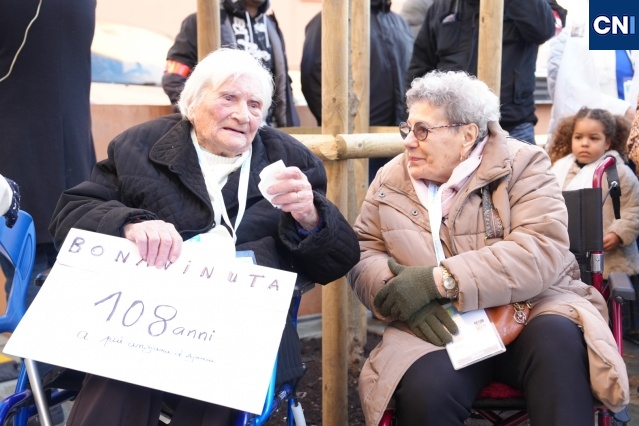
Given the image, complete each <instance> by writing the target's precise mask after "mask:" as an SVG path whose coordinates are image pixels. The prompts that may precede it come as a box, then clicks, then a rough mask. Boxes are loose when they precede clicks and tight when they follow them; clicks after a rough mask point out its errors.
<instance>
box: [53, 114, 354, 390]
mask: <svg viewBox="0 0 639 426" xmlns="http://www.w3.org/2000/svg"><path fill="white" fill-rule="evenodd" d="M190 131H191V124H190V123H189V122H188V121H186V120H183V119H182V117H181V116H180V115H179V114H173V115H168V116H164V117H161V118H158V119H155V120H152V121H149V122H147V123H143V124H140V125H138V126H135V127H133V128H131V129H129V130H127V131H125V132H124V133H122V134H120V135H119V136H117V137H116V138H115V139H114V140H113V141H112V142H111V143H110V144H109V147H108V158H107V159H106V160H103V161H101V162H99V163H98V164H97V165H96V167H95V169H94V171H93V174H92V176H91V180H90V181H87V182H84V183H82V184H80V185H78V186H76V187H75V188H72V189H70V190H68V191H65V192H64V193H63V194H62V197H61V198H60V202H59V203H58V207H57V209H56V212H55V215H54V219H53V221H52V223H51V227H50V231H51V233H52V234H53V236H54V240H55V242H56V245H57V246H58V247H59V246H60V245H61V244H62V242H63V241H64V238H65V237H66V235H67V233H68V232H69V230H70V229H71V228H72V227H75V228H79V229H85V230H88V231H93V232H100V233H103V234H108V235H113V236H122V235H123V231H122V228H123V227H124V225H125V224H127V223H129V222H131V221H134V220H138V219H142V220H155V219H159V220H163V221H166V222H170V223H172V224H173V225H175V228H176V229H177V231H178V232H179V233H180V235H181V236H182V237H183V238H184V239H185V240H186V239H188V238H191V237H192V236H194V235H197V234H200V233H203V232H207V231H208V230H210V229H211V228H212V227H213V226H214V225H215V223H214V219H213V218H214V214H213V206H212V204H211V201H210V198H209V195H208V192H207V189H206V184H205V181H204V177H203V175H202V172H201V169H200V165H199V163H198V158H197V153H196V151H195V147H194V146H193V143H192V141H191V137H190ZM252 149H253V152H252V156H251V167H250V177H249V187H248V196H247V204H246V211H245V212H244V217H243V219H242V222H241V224H240V226H239V228H238V229H237V230H236V235H237V242H236V248H237V250H253V251H254V252H255V257H256V260H257V263H258V264H259V265H262V266H268V267H272V268H279V269H284V270H288V271H293V272H296V273H298V274H302V275H304V276H306V277H307V278H308V279H310V280H311V281H312V282H316V283H320V284H327V283H329V282H331V281H334V280H336V279H338V278H340V277H342V276H344V275H345V274H346V273H347V272H348V271H349V270H350V268H351V267H353V266H354V265H355V264H356V263H357V262H358V261H359V243H358V241H357V237H356V236H355V233H354V231H353V229H352V228H351V226H350V225H349V223H348V222H347V221H346V219H344V217H343V216H342V214H341V213H340V212H339V210H338V209H337V207H335V205H333V204H332V203H331V202H330V201H329V200H328V199H327V198H326V197H325V193H326V183H327V182H326V172H325V170H324V166H323V164H322V162H321V161H320V160H319V159H318V158H317V157H316V156H315V155H314V154H313V153H311V152H310V150H308V149H307V148H306V147H305V146H304V145H302V144H301V143H300V142H298V141H297V140H295V139H294V138H292V137H291V136H288V135H286V134H284V133H282V132H280V131H277V130H275V129H273V128H270V127H263V128H261V129H260V130H259V131H258V133H257V135H256V137H255V139H254V141H253V144H252ZM280 159H281V160H283V162H284V164H285V165H287V166H297V167H299V168H300V170H302V172H304V174H306V176H307V177H308V180H309V182H310V183H311V185H312V187H313V190H314V194H315V198H314V203H315V206H316V207H317V208H318V210H319V212H320V216H321V220H322V221H323V224H324V226H323V227H322V228H321V230H320V231H319V232H317V233H315V234H312V235H309V236H307V237H303V236H301V235H300V234H299V233H298V232H297V228H296V222H295V220H294V219H293V217H292V216H291V215H290V214H289V213H284V212H282V211H281V210H280V209H277V208H275V207H273V206H272V205H271V203H270V202H269V201H268V200H266V199H265V198H264V197H262V194H261V192H260V191H259V188H258V186H257V185H258V183H259V180H260V179H259V174H260V172H261V171H262V169H263V168H264V167H266V166H268V165H269V164H271V163H274V162H276V161H277V160H280ZM238 183H239V170H237V171H235V172H234V173H232V174H231V175H230V176H229V178H228V181H227V183H226V184H225V185H224V187H223V188H222V194H223V197H224V203H225V205H226V208H227V212H228V216H229V218H230V220H231V221H232V222H235V218H236V215H237V209H238V200H237V188H238ZM301 372H302V370H301V361H300V345H299V338H298V336H297V332H296V330H295V329H294V327H293V326H292V324H291V323H290V321H289V322H288V323H287V326H286V329H285V331H284V336H283V338H282V343H281V345H280V353H279V381H284V380H288V379H290V378H292V377H296V376H299V375H300V374H301Z"/></svg>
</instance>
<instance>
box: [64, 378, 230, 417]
mask: <svg viewBox="0 0 639 426" xmlns="http://www.w3.org/2000/svg"><path fill="white" fill-rule="evenodd" d="M164 403H168V404H169V405H171V408H172V409H173V410H172V411H173V415H172V417H171V426H230V425H232V424H233V421H234V418H235V415H236V413H237V412H236V411H235V410H233V409H231V408H228V407H222V406H220V405H215V404H209V403H207V402H203V401H197V400H195V399H191V398H186V397H179V396H177V395H173V394H166V393H164V392H162V391H159V390H154V389H149V388H145V387H142V386H137V385H133V384H130V383H125V382H120V381H118V380H112V379H107V378H104V377H100V376H94V375H87V377H86V378H85V379H84V383H83V385H82V390H81V391H80V394H79V395H78V398H77V399H76V400H75V402H74V403H73V407H72V408H71V413H70V414H69V419H68V421H67V423H66V424H67V425H68V426H115V425H118V426H158V420H159V418H160V411H161V409H162V406H163V404H164Z"/></svg>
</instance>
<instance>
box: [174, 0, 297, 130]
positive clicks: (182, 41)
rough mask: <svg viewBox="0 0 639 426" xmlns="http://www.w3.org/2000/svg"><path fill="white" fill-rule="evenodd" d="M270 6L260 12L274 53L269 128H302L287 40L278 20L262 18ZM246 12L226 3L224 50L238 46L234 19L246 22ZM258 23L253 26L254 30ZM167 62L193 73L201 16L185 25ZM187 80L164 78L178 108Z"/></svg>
mask: <svg viewBox="0 0 639 426" xmlns="http://www.w3.org/2000/svg"><path fill="white" fill-rule="evenodd" d="M268 5H269V2H268V1H266V2H264V3H263V4H262V5H261V6H260V8H259V14H260V15H258V16H264V18H265V21H268V22H267V30H268V36H269V43H270V46H271V47H270V53H271V57H272V62H273V80H274V82H275V93H274V94H273V106H272V107H271V111H270V112H269V116H268V117H266V119H267V122H268V123H269V124H273V125H274V126H275V127H291V126H299V125H300V118H299V115H298V114H297V110H296V109H295V99H294V97H293V90H292V88H291V79H290V77H289V75H288V60H287V59H286V47H285V45H284V36H283V35H282V31H281V30H280V27H279V25H278V23H277V20H276V19H275V15H273V14H268V15H262V14H264V13H265V12H266V10H267V9H268ZM246 16H247V15H246V10H245V8H244V6H243V3H242V2H236V3H233V2H231V1H229V0H226V1H224V2H223V3H222V6H221V8H220V24H221V29H220V35H221V37H220V40H221V43H220V44H221V46H223V47H235V48H240V47H239V46H238V43H237V40H236V37H235V35H234V31H233V27H232V22H231V20H232V19H239V20H240V21H241V22H244V23H245V22H246ZM254 25H255V22H254V21H253V22H251V26H254ZM247 27H248V26H247ZM166 59H167V60H171V61H176V62H179V63H181V64H184V65H186V66H188V67H189V68H190V69H193V67H195V65H196V64H197V62H198V52H197V16H196V14H195V13H193V14H191V15H189V16H187V17H186V19H184V21H183V22H182V28H181V29H180V32H179V34H178V35H177V37H176V38H175V42H174V44H173V46H171V48H170V49H169V52H168V53H167V56H166ZM185 81H186V77H183V76H181V75H179V74H174V73H169V72H165V73H164V74H163V75H162V87H163V88H164V92H165V93H166V94H167V95H168V97H169V99H170V101H171V104H173V105H174V106H175V105H176V104H177V101H178V99H179V98H180V93H182V89H184V83H185Z"/></svg>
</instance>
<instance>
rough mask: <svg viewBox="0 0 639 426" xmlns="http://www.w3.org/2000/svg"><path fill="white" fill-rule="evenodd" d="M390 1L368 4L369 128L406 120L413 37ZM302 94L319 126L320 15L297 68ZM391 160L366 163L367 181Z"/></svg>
mask: <svg viewBox="0 0 639 426" xmlns="http://www.w3.org/2000/svg"><path fill="white" fill-rule="evenodd" d="M390 8H391V1H390V0H371V14H370V17H371V19H370V87H371V95H370V101H369V102H370V105H369V106H370V114H369V125H371V126H396V125H399V123H400V122H402V121H404V120H405V119H406V104H405V102H404V93H405V92H406V82H405V80H404V76H405V75H406V70H407V69H408V64H409V62H410V57H411V52H412V48H413V36H412V34H411V31H410V28H409V27H408V24H407V23H406V21H404V19H403V18H402V17H401V16H399V15H398V14H397V13H395V12H391V10H390ZM300 72H301V83H302V93H303V94H304V98H306V102H307V103H308V107H309V109H310V110H311V112H312V113H313V115H314V116H315V118H316V119H317V124H318V125H321V124H322V15H321V12H320V13H318V14H317V15H315V16H314V17H313V19H311V21H310V22H309V23H308V24H307V25H306V39H305V40H304V48H303V52H302V64H301V66H300ZM389 159H390V158H371V159H369V161H368V165H369V166H368V176H369V178H368V181H369V183H370V182H371V181H372V180H373V178H374V177H375V173H377V170H378V169H379V168H380V167H381V166H383V165H384V164H385V163H386V162H387V161H388V160H389Z"/></svg>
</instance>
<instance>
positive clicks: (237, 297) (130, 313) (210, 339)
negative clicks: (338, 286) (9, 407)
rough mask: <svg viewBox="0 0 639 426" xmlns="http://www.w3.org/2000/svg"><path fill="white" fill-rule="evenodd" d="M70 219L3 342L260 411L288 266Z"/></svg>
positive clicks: (19, 352)
mask: <svg viewBox="0 0 639 426" xmlns="http://www.w3.org/2000/svg"><path fill="white" fill-rule="evenodd" d="M198 247H199V245H198V244H184V245H183V252H182V254H181V255H180V258H179V259H178V261H177V262H176V263H174V264H170V265H168V266H167V267H166V268H164V269H156V268H155V267H147V266H146V263H144V262H143V261H141V260H140V257H139V255H138V250H137V247H136V246H135V244H134V243H132V242H131V241H128V240H126V239H123V238H116V237H111V236H107V235H102V234H96V233H92V232H88V231H81V230H77V229H73V230H71V232H70V233H69V236H68V237H67V239H66V240H65V242H64V245H63V246H62V248H61V250H60V253H59V255H58V258H57V261H56V263H55V265H54V267H53V269H52V270H51V272H50V274H49V276H48V277H47V280H46V282H45V284H44V285H43V287H42V289H41V291H40V292H39V294H38V295H37V297H36V298H35V300H34V301H33V303H32V305H31V307H30V308H29V310H28V311H27V313H26V314H25V316H24V318H23V319H22V321H21V322H20V323H19V324H18V327H17V329H16V331H15V333H13V335H12V336H11V338H10V339H9V341H8V342H7V344H6V346H5V348H4V352H5V353H7V354H11V355H14V356H19V357H23V358H30V359H34V360H36V361H42V362H46V363H49V364H54V365H59V366H63V367H68V368H72V369H76V370H80V371H86V372H89V373H92V374H97V375H101V376H106V377H111V378H114V379H117V380H122V381H126V382H130V383H135V384H138V385H142V386H147V387H150V388H155V389H160V390H163V391H167V392H171V393H176V394H180V395H185V396H188V397H191V398H195V399H199V400H203V401H207V402H212V403H215V404H220V405H224V406H228V407H232V408H235V409H238V410H243V411H248V412H252V413H261V411H262V408H263V405H264V401H265V397H266V391H267V388H268V384H269V381H270V378H271V374H272V371H273V366H274V363H275V358H276V355H277V349H278V347H279V343H280V339H281V336H282V332H283V330H284V324H285V321H286V315H287V312H288V307H289V304H290V301H291V297H292V294H293V288H294V286H295V278H296V274H293V273H290V272H286V271H281V270H277V269H272V268H266V267H261V266H257V265H252V264H250V263H247V262H246V261H243V262H242V261H237V262H235V261H229V260H225V261H224V262H222V263H220V262H218V261H217V260H216V258H214V257H210V256H209V255H208V252H206V251H204V250H201V249H198Z"/></svg>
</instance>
